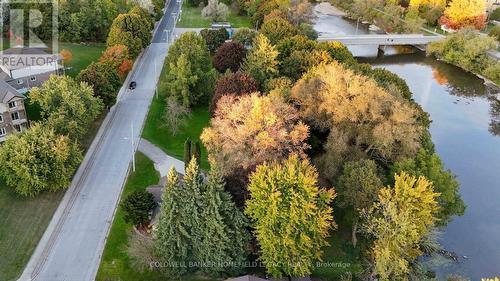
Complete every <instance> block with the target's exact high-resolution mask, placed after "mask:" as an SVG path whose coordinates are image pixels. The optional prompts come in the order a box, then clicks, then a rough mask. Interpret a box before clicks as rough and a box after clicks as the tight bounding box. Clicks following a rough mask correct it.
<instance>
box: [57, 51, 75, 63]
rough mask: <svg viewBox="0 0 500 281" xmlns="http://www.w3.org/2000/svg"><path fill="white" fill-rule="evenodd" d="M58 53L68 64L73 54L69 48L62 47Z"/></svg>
mask: <svg viewBox="0 0 500 281" xmlns="http://www.w3.org/2000/svg"><path fill="white" fill-rule="evenodd" d="M59 53H60V54H61V57H62V59H63V62H64V63H65V64H68V63H69V62H71V60H72V59H73V54H72V53H71V51H70V50H66V49H62V50H61V52H59Z"/></svg>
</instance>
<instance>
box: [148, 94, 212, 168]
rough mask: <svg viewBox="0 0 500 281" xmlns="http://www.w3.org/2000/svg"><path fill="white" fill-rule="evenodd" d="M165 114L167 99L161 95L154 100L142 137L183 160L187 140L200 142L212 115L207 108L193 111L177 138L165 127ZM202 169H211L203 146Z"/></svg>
mask: <svg viewBox="0 0 500 281" xmlns="http://www.w3.org/2000/svg"><path fill="white" fill-rule="evenodd" d="M164 114H165V99H164V98H163V97H162V95H160V97H159V98H158V99H157V98H154V99H153V102H152V104H151V108H150V110H149V114H148V118H147V120H146V124H145V126H144V131H143V132H142V137H143V138H145V139H147V140H148V141H150V142H151V143H153V144H155V145H157V146H158V147H160V148H161V149H163V151H165V152H166V153H167V154H168V155H170V156H172V157H175V158H177V159H180V160H183V158H184V142H185V141H186V139H187V138H189V139H191V140H192V141H196V140H199V138H200V135H201V132H202V130H203V128H205V127H207V126H208V123H209V120H210V113H209V112H208V109H207V106H203V107H198V108H194V109H192V111H191V117H190V118H189V120H188V121H187V122H186V125H185V126H184V127H183V128H181V129H180V130H179V132H178V133H177V134H176V135H175V136H174V135H172V133H171V132H170V130H169V129H168V128H166V127H165V126H164V125H163V124H164V122H163V119H162V117H163V115H164ZM200 143H201V142H200ZM201 168H202V169H204V170H208V169H209V164H208V159H207V151H206V149H205V147H203V145H202V147H201Z"/></svg>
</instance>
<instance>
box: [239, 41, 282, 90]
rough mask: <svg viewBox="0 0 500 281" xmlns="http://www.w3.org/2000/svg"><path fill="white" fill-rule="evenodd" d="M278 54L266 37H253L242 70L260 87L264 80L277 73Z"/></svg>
mask: <svg viewBox="0 0 500 281" xmlns="http://www.w3.org/2000/svg"><path fill="white" fill-rule="evenodd" d="M277 57H278V52H277V51H276V48H275V47H274V46H273V45H271V42H269V39H267V37H266V36H264V35H262V34H259V35H257V37H255V40H254V43H253V47H252V49H250V51H249V52H248V54H247V57H246V58H245V61H244V62H243V65H242V70H243V71H245V72H248V73H249V74H250V75H252V77H253V78H254V79H255V80H256V81H257V83H259V85H260V86H261V87H262V86H263V85H264V84H265V82H266V80H268V79H270V78H273V77H274V76H275V75H276V74H277V73H278V61H277Z"/></svg>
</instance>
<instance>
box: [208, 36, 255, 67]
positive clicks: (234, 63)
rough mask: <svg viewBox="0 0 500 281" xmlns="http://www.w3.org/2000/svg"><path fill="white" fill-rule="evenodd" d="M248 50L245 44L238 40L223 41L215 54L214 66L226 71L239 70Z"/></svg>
mask: <svg viewBox="0 0 500 281" xmlns="http://www.w3.org/2000/svg"><path fill="white" fill-rule="evenodd" d="M246 54H247V50H246V49H245V47H243V45H241V44H240V43H237V42H226V43H223V44H222V45H221V46H220V47H219V48H217V51H215V55H214V59H213V62H214V67H215V69H217V70H218V71H219V72H221V73H224V72H226V70H228V69H229V70H231V71H232V72H236V71H238V69H239V68H240V66H241V64H242V62H243V60H244V59H245V56H246Z"/></svg>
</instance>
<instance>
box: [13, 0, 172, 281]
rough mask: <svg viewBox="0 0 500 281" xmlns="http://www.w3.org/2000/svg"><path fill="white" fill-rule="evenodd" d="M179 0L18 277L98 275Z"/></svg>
mask: <svg viewBox="0 0 500 281" xmlns="http://www.w3.org/2000/svg"><path fill="white" fill-rule="evenodd" d="M179 5H180V3H178V2H177V1H176V0H171V2H170V3H169V4H168V6H167V8H166V10H165V16H164V17H163V19H162V21H161V22H160V24H159V25H158V29H157V31H156V33H155V34H154V36H153V43H152V44H151V46H150V47H148V48H147V49H146V50H145V52H144V54H143V56H142V57H141V58H140V59H139V60H138V61H137V63H136V65H135V68H134V73H132V74H131V79H133V80H135V81H137V88H136V89H135V90H134V91H133V92H130V91H128V90H126V89H125V88H124V89H122V91H121V92H120V94H119V96H120V100H119V102H118V103H117V104H116V106H115V107H114V108H113V109H112V110H111V112H110V114H108V117H107V118H106V120H105V121H104V123H103V126H102V128H101V130H100V131H99V133H98V135H97V137H96V139H95V140H94V143H93V145H92V147H91V148H90V149H89V152H88V153H87V155H86V156H85V159H84V162H82V165H81V166H80V168H79V170H78V172H77V174H76V175H75V177H74V179H73V183H72V185H71V187H70V188H69V190H68V191H67V192H66V194H65V196H64V198H63V200H62V202H61V204H60V205H59V208H58V209H57V211H56V213H55V214H54V217H53V218H52V221H51V222H50V224H49V226H48V228H47V230H46V231H45V233H44V235H43V237H42V239H41V240H40V242H39V244H38V246H37V248H36V250H35V252H34V254H33V255H32V257H31V259H30V261H29V263H28V265H27V267H26V269H25V270H24V272H23V274H22V276H21V277H20V279H19V280H22V281H25V280H40V281H90V280H94V278H95V275H96V273H97V270H98V268H99V263H100V259H101V255H102V250H103V247H104V245H105V242H106V237H107V235H108V231H109V228H110V226H111V223H112V221H113V216H114V211H115V208H116V205H117V203H118V200H119V197H120V194H121V189H122V186H123V183H124V181H125V180H126V177H127V171H128V168H129V164H130V162H131V159H132V156H133V153H134V151H135V150H136V148H137V144H138V142H139V140H140V132H141V130H142V126H143V124H144V121H145V118H146V115H147V113H148V109H149V105H150V103H151V99H152V98H153V96H154V88H155V85H156V82H157V81H158V77H159V74H160V72H161V66H162V65H163V61H164V59H165V56H166V52H167V50H168V44H167V38H166V36H163V35H164V33H165V32H164V30H165V29H166V30H170V31H171V30H173V28H174V25H175V21H174V19H173V18H172V13H173V12H174V11H175V12H177V11H178V10H179ZM155 67H156V69H155ZM132 139H133V140H134V146H133V145H132V141H131V140H132Z"/></svg>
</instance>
